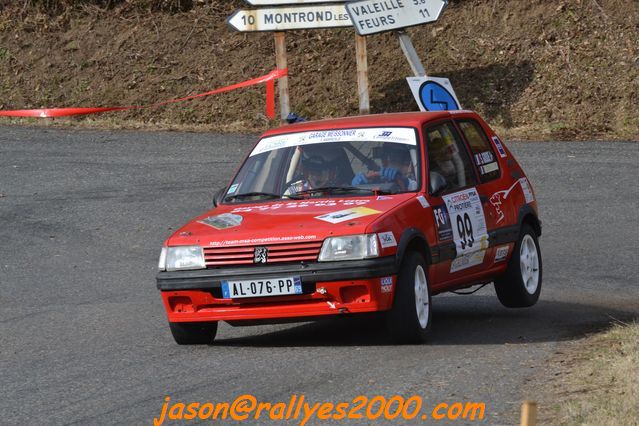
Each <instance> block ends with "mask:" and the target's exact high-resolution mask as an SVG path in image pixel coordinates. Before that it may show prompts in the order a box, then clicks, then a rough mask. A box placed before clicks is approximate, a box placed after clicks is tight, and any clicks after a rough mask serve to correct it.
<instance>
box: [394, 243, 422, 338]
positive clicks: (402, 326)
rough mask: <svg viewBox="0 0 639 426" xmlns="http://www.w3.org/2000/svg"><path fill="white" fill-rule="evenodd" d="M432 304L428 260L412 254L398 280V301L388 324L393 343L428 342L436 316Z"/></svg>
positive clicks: (396, 289) (407, 257) (401, 270)
mask: <svg viewBox="0 0 639 426" xmlns="http://www.w3.org/2000/svg"><path fill="white" fill-rule="evenodd" d="M430 301H431V297H430V288H429V286H428V272H427V269H426V262H425V261H424V257H423V256H422V255H421V254H419V253H417V252H414V251H413V252H409V253H407V254H406V257H405V258H404V260H403V262H402V266H401V268H400V271H399V275H398V277H397V286H396V288H395V300H394V301H393V308H392V309H391V311H390V312H389V313H388V317H387V322H386V325H387V328H388V332H389V334H390V336H391V337H392V339H393V340H395V341H396V342H398V343H421V342H424V341H425V340H426V337H427V336H428V332H429V331H430V321H431V316H432V314H431V309H430Z"/></svg>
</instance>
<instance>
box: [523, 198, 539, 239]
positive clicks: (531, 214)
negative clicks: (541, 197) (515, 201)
mask: <svg viewBox="0 0 639 426" xmlns="http://www.w3.org/2000/svg"><path fill="white" fill-rule="evenodd" d="M518 222H519V227H520V229H521V227H522V226H523V224H524V223H526V224H528V225H530V226H531V227H532V228H533V230H534V231H535V234H537V237H541V220H539V218H538V217H537V212H535V210H534V209H533V208H532V207H531V206H530V205H529V204H526V205H525V206H523V207H522V208H521V209H519V220H518Z"/></svg>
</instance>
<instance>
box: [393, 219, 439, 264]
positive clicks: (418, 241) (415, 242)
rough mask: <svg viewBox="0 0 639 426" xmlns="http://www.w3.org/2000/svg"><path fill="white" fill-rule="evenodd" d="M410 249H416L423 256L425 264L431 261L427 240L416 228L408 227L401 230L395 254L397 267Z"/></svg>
mask: <svg viewBox="0 0 639 426" xmlns="http://www.w3.org/2000/svg"><path fill="white" fill-rule="evenodd" d="M410 251H416V252H418V253H420V254H421V255H422V256H424V260H425V261H426V264H427V265H429V264H430V263H431V260H432V257H431V251H430V247H429V246H428V241H427V240H426V237H425V236H424V234H423V233H422V231H420V230H419V229H417V228H408V229H406V230H405V231H404V232H402V235H401V237H400V239H399V244H398V246H397V253H396V254H395V262H396V264H397V268H398V269H399V268H400V267H401V264H402V261H403V260H404V256H405V255H406V253H408V252H410Z"/></svg>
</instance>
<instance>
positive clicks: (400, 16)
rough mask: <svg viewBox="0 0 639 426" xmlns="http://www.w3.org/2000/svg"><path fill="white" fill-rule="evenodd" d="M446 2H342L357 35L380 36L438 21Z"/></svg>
mask: <svg viewBox="0 0 639 426" xmlns="http://www.w3.org/2000/svg"><path fill="white" fill-rule="evenodd" d="M447 5H448V0H361V1H353V2H349V3H346V11H347V12H348V14H349V15H350V17H351V20H352V21H353V25H354V26H355V29H356V30H357V33H358V34H360V35H369V34H375V33H381V32H384V31H391V30H396V29H399V28H406V27H412V26H414V25H421V24H427V23H429V22H435V21H436V20H438V19H439V17H440V16H441V14H442V12H443V11H444V9H445V8H446V6H447Z"/></svg>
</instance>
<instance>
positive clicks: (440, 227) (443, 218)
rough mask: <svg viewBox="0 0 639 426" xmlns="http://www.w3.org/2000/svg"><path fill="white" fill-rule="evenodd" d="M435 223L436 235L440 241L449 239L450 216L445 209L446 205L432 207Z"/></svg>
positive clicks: (450, 231)
mask: <svg viewBox="0 0 639 426" xmlns="http://www.w3.org/2000/svg"><path fill="white" fill-rule="evenodd" d="M433 216H435V225H436V226H437V236H438V237H439V239H440V240H441V241H443V240H450V239H451V238H452V237H453V228H452V227H451V226H450V217H449V216H448V212H447V211H446V206H439V207H434V208H433Z"/></svg>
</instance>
